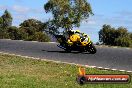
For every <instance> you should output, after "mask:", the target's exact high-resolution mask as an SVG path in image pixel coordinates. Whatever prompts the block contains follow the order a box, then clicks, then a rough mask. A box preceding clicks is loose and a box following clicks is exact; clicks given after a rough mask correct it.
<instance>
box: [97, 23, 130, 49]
mask: <svg viewBox="0 0 132 88" xmlns="http://www.w3.org/2000/svg"><path fill="white" fill-rule="evenodd" d="M99 41H100V42H101V43H102V44H105V45H113V46H126V47H130V46H131V45H132V38H131V33H129V32H128V31H127V29H126V28H124V27H119V28H117V29H116V28H113V27H111V26H110V25H106V24H105V25H103V27H102V29H101V30H100V31H99Z"/></svg>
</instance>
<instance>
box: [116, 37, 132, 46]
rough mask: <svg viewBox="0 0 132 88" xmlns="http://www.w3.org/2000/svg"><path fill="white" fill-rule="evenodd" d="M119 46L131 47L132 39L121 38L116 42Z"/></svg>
mask: <svg viewBox="0 0 132 88" xmlns="http://www.w3.org/2000/svg"><path fill="white" fill-rule="evenodd" d="M115 42H116V45H117V46H122V47H131V45H132V40H131V38H130V37H119V38H117V39H116V40H115Z"/></svg>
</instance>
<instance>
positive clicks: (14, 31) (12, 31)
mask: <svg viewBox="0 0 132 88" xmlns="http://www.w3.org/2000/svg"><path fill="white" fill-rule="evenodd" d="M7 34H8V36H9V38H10V39H12V40H20V39H21V38H22V34H21V33H20V31H19V29H18V28H17V27H15V26H10V27H8V29H7Z"/></svg>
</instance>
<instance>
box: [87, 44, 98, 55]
mask: <svg viewBox="0 0 132 88" xmlns="http://www.w3.org/2000/svg"><path fill="white" fill-rule="evenodd" d="M87 47H88V52H89V53H91V54H95V53H96V52H97V49H96V48H95V46H94V45H93V43H91V44H90V45H88V46H87Z"/></svg>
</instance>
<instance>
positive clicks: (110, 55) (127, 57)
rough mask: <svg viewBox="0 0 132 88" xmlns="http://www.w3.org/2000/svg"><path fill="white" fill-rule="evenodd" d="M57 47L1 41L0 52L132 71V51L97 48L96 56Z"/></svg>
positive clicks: (47, 44)
mask: <svg viewBox="0 0 132 88" xmlns="http://www.w3.org/2000/svg"><path fill="white" fill-rule="evenodd" d="M56 45H57V44H56V43H40V42H29V41H17V40H0V52H8V53H11V54H19V55H24V56H31V57H36V58H41V59H49V60H55V61H62V62H69V63H77V64H83V65H90V66H99V67H104V68H111V69H118V70H127V71H132V49H126V48H110V47H99V46H96V48H97V53H96V54H89V53H78V52H71V53H66V52H65V51H63V50H62V49H60V48H58V47H57V46H56Z"/></svg>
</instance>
